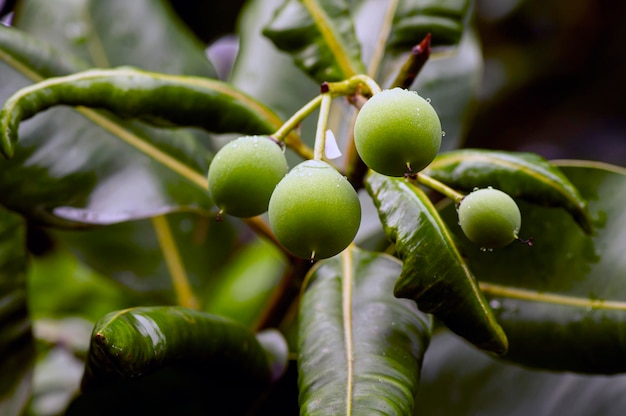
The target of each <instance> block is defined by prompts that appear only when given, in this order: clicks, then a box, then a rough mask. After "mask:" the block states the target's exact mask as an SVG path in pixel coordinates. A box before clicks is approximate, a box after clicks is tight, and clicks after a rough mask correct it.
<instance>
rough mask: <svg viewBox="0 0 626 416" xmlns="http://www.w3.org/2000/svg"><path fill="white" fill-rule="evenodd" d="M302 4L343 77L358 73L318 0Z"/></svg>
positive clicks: (307, 0)
mask: <svg viewBox="0 0 626 416" xmlns="http://www.w3.org/2000/svg"><path fill="white" fill-rule="evenodd" d="M302 3H303V4H304V7H306V9H307V10H308V11H309V13H310V15H311V17H312V18H313V21H314V22H315V25H316V26H317V28H318V30H319V31H320V33H321V34H322V37H323V38H324V41H325V42H326V45H328V48H329V49H330V50H331V52H332V54H333V56H334V57H335V60H336V62H337V64H338V65H339V67H340V68H341V71H342V72H343V74H344V77H345V78H349V77H351V76H353V75H356V74H357V73H358V71H357V70H356V69H355V68H354V66H353V65H352V62H350V59H349V58H348V56H349V54H348V51H347V50H346V48H345V47H344V45H342V44H341V41H340V40H341V39H340V37H339V36H337V34H336V33H335V30H334V29H333V27H332V25H329V24H328V21H329V18H328V16H327V15H326V13H325V12H324V9H323V7H322V6H321V5H320V4H319V2H318V0H302Z"/></svg>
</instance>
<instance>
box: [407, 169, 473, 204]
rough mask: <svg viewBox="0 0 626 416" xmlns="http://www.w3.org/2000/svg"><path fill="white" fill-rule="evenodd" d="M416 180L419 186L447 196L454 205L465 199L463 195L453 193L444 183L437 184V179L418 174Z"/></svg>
mask: <svg viewBox="0 0 626 416" xmlns="http://www.w3.org/2000/svg"><path fill="white" fill-rule="evenodd" d="M416 178H417V181H418V182H419V183H420V184H422V185H424V186H427V187H429V188H430V189H434V190H435V191H437V192H439V193H441V194H443V195H445V196H447V197H448V198H450V199H452V200H453V201H454V203H455V204H459V203H461V200H462V199H463V198H465V195H463V194H462V193H460V192H457V191H455V190H454V189H452V188H450V187H449V186H448V185H445V184H444V183H442V182H439V181H438V180H437V179H435V178H433V177H431V176H428V175H426V174H424V173H418V174H417V176H416Z"/></svg>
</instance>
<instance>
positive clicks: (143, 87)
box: [0, 67, 280, 157]
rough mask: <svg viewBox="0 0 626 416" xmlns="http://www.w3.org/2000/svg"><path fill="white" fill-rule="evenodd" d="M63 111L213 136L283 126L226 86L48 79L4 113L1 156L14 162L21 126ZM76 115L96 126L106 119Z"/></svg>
mask: <svg viewBox="0 0 626 416" xmlns="http://www.w3.org/2000/svg"><path fill="white" fill-rule="evenodd" d="M59 105H69V106H86V107H93V108H104V109H107V110H109V111H111V112H113V113H115V114H117V115H119V116H121V117H129V118H144V119H149V120H152V121H155V122H157V123H160V122H163V123H165V124H166V125H178V126H181V125H182V126H197V127H203V128H205V129H207V130H210V131H214V132H240V133H249V134H256V133H259V134H263V133H271V132H272V131H273V130H274V128H275V127H276V125H277V124H280V122H279V121H278V120H277V118H276V116H275V115H274V114H273V113H272V112H271V110H269V109H268V108H266V107H265V106H263V105H262V104H260V103H258V102H257V101H255V100H253V99H252V98H250V97H247V96H246V95H244V94H243V93H241V92H239V91H237V90H235V89H234V88H232V87H230V86H229V85H228V84H226V83H223V82H220V81H216V80H210V79H206V78H199V77H187V76H174V75H166V74H160V73H155V72H147V71H142V70H139V69H134V68H129V67H123V68H118V69H110V70H88V71H84V72H79V73H76V74H72V75H67V76H65V77H57V78H49V79H47V80H45V81H41V82H39V83H37V84H34V85H32V86H30V87H27V88H23V89H21V90H19V91H18V92H16V93H15V94H14V95H13V96H11V97H10V98H9V99H8V100H7V101H6V102H5V104H4V106H3V108H2V112H0V128H2V132H3V135H2V137H1V138H0V150H2V153H3V154H4V155H5V156H7V157H11V156H12V154H13V149H12V145H13V144H14V143H15V142H16V141H17V136H18V134H17V130H18V127H19V124H20V122H22V121H23V120H27V119H28V118H30V117H33V116H34V115H36V114H37V113H40V112H43V111H45V110H47V109H49V108H50V107H53V106H59ZM78 112H80V113H82V114H83V115H85V116H86V117H87V118H89V119H91V120H93V121H94V122H96V123H101V124H106V123H107V121H109V120H108V118H107V117H106V116H103V115H101V114H99V113H95V112H93V111H92V110H84V109H78Z"/></svg>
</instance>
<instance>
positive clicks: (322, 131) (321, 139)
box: [313, 93, 333, 160]
mask: <svg viewBox="0 0 626 416" xmlns="http://www.w3.org/2000/svg"><path fill="white" fill-rule="evenodd" d="M321 97H322V104H321V105H320V114H319V118H318V119H317V131H316V132H315V147H314V148H313V159H315V160H323V159H324V147H325V145H326V130H327V127H328V115H329V114H330V103H331V102H332V100H333V97H332V95H330V94H329V93H324V94H322V95H321Z"/></svg>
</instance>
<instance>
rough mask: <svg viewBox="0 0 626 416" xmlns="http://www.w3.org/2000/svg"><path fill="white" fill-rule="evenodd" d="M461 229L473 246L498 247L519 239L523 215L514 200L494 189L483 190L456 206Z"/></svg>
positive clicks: (475, 192)
mask: <svg viewBox="0 0 626 416" xmlns="http://www.w3.org/2000/svg"><path fill="white" fill-rule="evenodd" d="M458 213H459V224H460V225H461V229H462V230H463V232H464V233H465V235H466V236H467V238H469V240H470V241H472V242H473V243H475V244H478V245H480V246H481V247H483V248H486V249H493V248H500V247H504V246H506V245H508V244H509V243H511V242H512V241H513V240H516V239H517V238H518V236H517V233H518V232H519V229H520V227H521V225H522V216H521V214H520V211H519V208H518V206H517V204H516V203H515V201H514V200H513V198H511V197H510V196H509V195H507V194H506V193H504V192H502V191H499V190H497V189H492V188H485V189H479V190H476V191H474V192H472V193H470V194H469V195H467V196H466V197H465V198H463V200H461V204H460V205H459V210H458Z"/></svg>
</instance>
